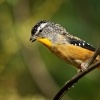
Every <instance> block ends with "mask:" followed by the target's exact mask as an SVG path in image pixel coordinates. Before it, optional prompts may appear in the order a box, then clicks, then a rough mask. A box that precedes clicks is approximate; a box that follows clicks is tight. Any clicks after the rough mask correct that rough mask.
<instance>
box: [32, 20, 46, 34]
mask: <svg viewBox="0 0 100 100" xmlns="http://www.w3.org/2000/svg"><path fill="white" fill-rule="evenodd" d="M42 23H47V21H45V20H42V21H40V22H39V23H37V24H36V25H35V26H34V27H33V28H32V30H31V34H32V35H34V34H35V33H36V32H37V29H38V27H39V26H40V25H41V24H42Z"/></svg>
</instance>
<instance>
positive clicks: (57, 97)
mask: <svg viewBox="0 0 100 100" xmlns="http://www.w3.org/2000/svg"><path fill="white" fill-rule="evenodd" d="M98 55H100V45H99V47H98V48H97V50H96V51H95V53H94V54H93V56H92V57H91V58H90V59H89V61H88V64H86V67H87V68H86V69H85V70H84V71H82V72H80V73H77V74H76V75H75V76H74V77H72V78H71V79H70V80H69V81H67V82H66V83H65V85H64V86H63V87H62V88H61V90H60V91H59V92H58V93H57V94H56V95H55V97H54V98H53V100H60V99H61V98H62V96H63V95H64V94H65V93H66V92H67V91H68V90H69V89H70V88H71V87H72V86H73V85H74V84H75V83H76V82H77V81H78V80H79V79H81V78H82V77H83V76H85V75H86V74H87V73H89V72H91V71H92V70H94V69H95V68H97V67H98V66H99V65H100V61H97V62H95V63H93V62H94V60H95V59H96V57H97V56H98ZM86 63H87V62H86ZM92 63H93V64H92ZM87 65H88V66H87Z"/></svg>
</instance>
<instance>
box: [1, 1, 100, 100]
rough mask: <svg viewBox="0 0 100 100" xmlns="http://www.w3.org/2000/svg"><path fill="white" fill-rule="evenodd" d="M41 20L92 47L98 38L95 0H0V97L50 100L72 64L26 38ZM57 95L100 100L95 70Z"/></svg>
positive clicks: (98, 3)
mask: <svg viewBox="0 0 100 100" xmlns="http://www.w3.org/2000/svg"><path fill="white" fill-rule="evenodd" d="M40 20H50V21H53V22H55V23H59V24H61V25H62V26H64V27H65V28H66V29H67V31H68V32H70V33H72V34H74V35H76V36H78V37H80V38H82V39H84V40H86V41H87V42H89V43H90V44H93V45H94V47H97V46H98V45H99V43H100V37H99V36H100V35H99V34H100V0H0V100H49V99H51V98H52V97H53V96H54V95H55V94H56V93H57V91H58V90H59V89H60V88H61V87H62V86H63V84H64V83H65V82H66V81H67V80H68V79H70V78H71V77H72V76H73V75H74V74H76V72H77V71H76V69H75V68H74V67H73V66H71V65H69V64H66V63H65V62H63V61H62V60H60V59H58V58H57V57H56V56H54V55H53V54H52V53H51V52H49V50H48V49H47V48H45V47H44V46H43V45H42V44H40V43H38V42H35V43H31V42H30V41H29V38H30V35H31V33H30V32H31V29H32V27H33V26H34V25H35V23H36V22H38V21H40ZM62 100H100V70H97V69H96V70H94V71H92V72H91V73H89V74H88V75H86V76H85V77H84V78H82V79H81V80H80V81H79V82H78V83H77V84H75V87H74V88H72V89H71V90H69V91H68V93H67V94H66V95H65V96H64V98H63V99H62Z"/></svg>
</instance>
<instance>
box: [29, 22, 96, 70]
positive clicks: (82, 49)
mask: <svg viewBox="0 0 100 100" xmlns="http://www.w3.org/2000/svg"><path fill="white" fill-rule="evenodd" d="M30 41H31V42H34V41H39V42H40V43H42V44H43V45H44V46H46V47H47V48H48V49H49V50H50V51H51V52H52V53H53V54H54V55H56V56H58V57H59V58H60V59H62V60H63V61H65V62H67V63H69V64H71V65H73V66H75V67H76V68H77V69H78V70H81V71H82V70H84V69H86V68H85V67H84V66H83V65H84V63H85V62H87V61H88V60H89V58H91V56H92V55H93V54H94V52H95V48H94V47H93V46H92V45H90V44H89V43H87V42H86V41H84V40H82V39H81V38H78V37H76V36H74V35H72V34H70V33H69V32H67V31H66V29H65V28H64V27H62V26H61V25H60V24H58V23H54V22H51V21H46V20H41V21H39V22H37V23H36V24H35V25H34V26H33V27H32V30H31V37H30Z"/></svg>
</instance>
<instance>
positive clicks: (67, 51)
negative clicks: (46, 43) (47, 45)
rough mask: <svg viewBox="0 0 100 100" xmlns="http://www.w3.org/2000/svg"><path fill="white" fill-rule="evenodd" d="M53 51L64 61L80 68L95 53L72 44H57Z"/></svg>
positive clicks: (52, 48)
mask: <svg viewBox="0 0 100 100" xmlns="http://www.w3.org/2000/svg"><path fill="white" fill-rule="evenodd" d="M51 51H52V52H53V53H54V54H55V55H57V56H58V57H59V58H61V59H62V60H64V61H66V62H67V63H70V64H72V65H74V66H76V67H78V68H80V66H81V64H82V63H84V62H85V61H87V60H88V59H89V58H90V57H91V56H92V54H93V53H94V52H93V51H90V50H88V49H84V48H82V47H79V46H74V45H71V44H55V45H53V46H52V47H51Z"/></svg>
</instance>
